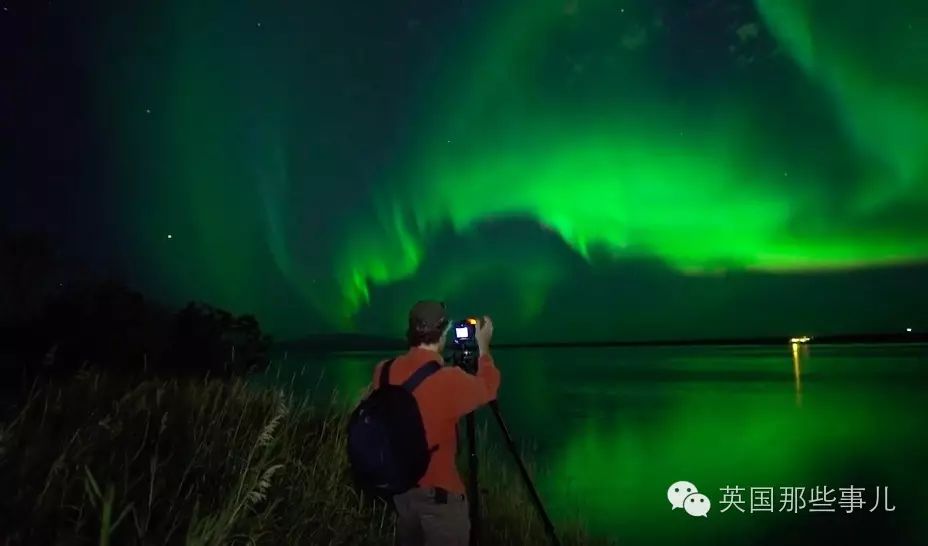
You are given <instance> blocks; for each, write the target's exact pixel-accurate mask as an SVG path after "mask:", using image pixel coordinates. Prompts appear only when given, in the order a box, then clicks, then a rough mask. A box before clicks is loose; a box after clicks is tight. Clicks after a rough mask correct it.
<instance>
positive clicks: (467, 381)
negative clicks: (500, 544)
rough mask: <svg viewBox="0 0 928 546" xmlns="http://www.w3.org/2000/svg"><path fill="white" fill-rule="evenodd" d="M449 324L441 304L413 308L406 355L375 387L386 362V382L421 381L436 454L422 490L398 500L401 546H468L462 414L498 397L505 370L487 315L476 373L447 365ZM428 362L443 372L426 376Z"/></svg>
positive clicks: (480, 329)
mask: <svg viewBox="0 0 928 546" xmlns="http://www.w3.org/2000/svg"><path fill="white" fill-rule="evenodd" d="M448 326H449V320H448V318H447V316H446V315H445V305H444V304H443V303H439V302H436V301H420V302H418V303H416V305H415V306H413V308H412V310H411V311H410V313H409V327H408V330H407V332H406V338H407V341H408V343H409V351H408V352H406V353H405V354H403V355H401V356H398V357H397V358H395V359H393V360H391V361H386V362H381V363H380V364H378V365H377V367H376V369H375V371H374V380H373V387H374V388H378V387H380V386H381V385H380V382H381V375H382V373H381V372H382V369H383V367H384V366H385V365H387V366H389V367H388V370H387V374H386V377H387V381H388V383H389V384H391V385H400V384H403V383H404V382H407V381H408V380H409V379H410V377H413V376H414V375H416V377H424V379H420V380H419V381H421V382H417V386H416V387H414V389H413V390H412V394H413V396H414V398H415V401H416V403H417V405H418V408H419V412H420V414H421V416H422V424H423V426H424V429H425V437H426V440H427V445H428V449H429V451H430V452H431V457H430V459H429V462H428V467H427V470H426V471H425V474H424V475H423V476H422V478H421V479H419V481H418V484H417V486H416V487H413V488H412V489H409V490H408V491H406V492H403V493H400V494H397V495H395V496H394V497H393V500H394V504H395V506H396V512H397V537H398V541H399V544H401V545H403V546H407V545H428V546H439V545H440V546H454V545H461V546H463V545H465V544H467V542H468V536H469V532H470V521H469V519H468V503H467V498H466V495H465V487H464V483H463V482H462V481H461V477H460V476H459V475H458V471H457V468H456V467H455V455H456V453H457V423H458V421H459V420H460V419H461V417H464V416H465V415H467V414H468V413H471V412H472V411H474V410H476V409H477V408H478V407H480V406H482V405H484V404H487V403H489V402H490V401H492V400H495V399H496V393H497V389H498V388H499V383H500V373H499V370H498V369H497V368H496V366H495V365H494V364H493V359H492V357H491V356H490V339H491V338H492V337H493V322H492V321H491V320H490V317H483V323H482V324H477V325H475V330H476V331H475V338H476V342H477V345H478V347H479V349H480V358H479V361H478V363H477V371H476V374H475V375H471V374H468V373H467V372H465V371H464V370H462V369H461V368H458V367H455V366H448V365H445V362H444V359H443V357H442V355H441V351H442V349H443V348H444V346H445V342H446V336H447V331H448ZM430 363H438V364H439V365H440V366H441V367H440V368H438V369H437V371H435V370H434V369H433V370H431V373H429V371H428V370H426V368H427V367H428V366H430V365H431V366H432V367H434V368H437V366H436V365H435V364H430ZM420 370H421V371H420ZM417 371H419V373H417ZM423 372H425V373H423Z"/></svg>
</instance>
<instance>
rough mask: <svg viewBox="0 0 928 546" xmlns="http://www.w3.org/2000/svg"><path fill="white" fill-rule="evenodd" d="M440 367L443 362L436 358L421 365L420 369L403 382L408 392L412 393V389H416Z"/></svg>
mask: <svg viewBox="0 0 928 546" xmlns="http://www.w3.org/2000/svg"><path fill="white" fill-rule="evenodd" d="M440 369H441V364H439V363H438V362H436V361H434V360H432V361H431V362H426V363H425V364H423V365H422V366H419V369H418V370H416V371H415V372H413V374H412V375H410V376H409V379H407V380H406V381H405V382H404V383H403V388H404V389H406V391H407V392H409V393H412V391H414V390H416V387H418V386H419V384H420V383H422V382H423V381H425V380H426V379H428V378H429V377H430V376H431V375H432V374H433V373H435V372H437V371H438V370H440Z"/></svg>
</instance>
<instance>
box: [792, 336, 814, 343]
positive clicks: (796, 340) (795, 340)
mask: <svg viewBox="0 0 928 546" xmlns="http://www.w3.org/2000/svg"><path fill="white" fill-rule="evenodd" d="M810 341H812V338H811V337H809V336H800V337H793V338H790V340H789V342H790V343H808V342H810Z"/></svg>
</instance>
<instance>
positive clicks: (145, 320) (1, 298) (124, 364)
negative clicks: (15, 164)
mask: <svg viewBox="0 0 928 546" xmlns="http://www.w3.org/2000/svg"><path fill="white" fill-rule="evenodd" d="M269 346H270V338H269V337H268V336H267V335H265V334H264V333H262V331H261V328H260V326H259V324H258V321H257V320H256V319H255V317H253V316H251V315H241V316H236V315H234V314H232V313H230V312H228V311H224V310H222V309H218V308H215V307H212V306H210V305H207V304H205V303H199V302H191V303H189V304H187V305H186V306H184V307H182V308H180V309H172V308H170V307H168V306H165V305H162V304H160V303H158V302H155V301H152V300H150V299H148V298H146V297H144V296H143V295H142V294H140V293H139V292H137V291H135V290H133V289H131V288H130V287H128V286H126V285H125V284H124V283H121V282H117V281H112V280H105V279H104V280H101V279H100V278H97V277H95V276H94V275H89V274H86V273H78V272H77V270H76V268H73V267H69V265H68V264H66V263H65V261H64V260H62V259H61V257H60V256H59V255H58V254H57V253H56V250H55V247H54V245H53V244H52V242H51V241H50V239H49V237H47V236H45V235H43V234H35V233H25V234H0V373H2V377H3V380H2V381H0V383H4V384H5V385H7V387H8V388H9V387H13V388H16V385H14V384H16V383H18V386H19V387H22V386H24V385H29V384H31V383H32V382H34V381H35V380H36V379H37V378H42V377H50V376H55V375H61V374H70V373H72V372H74V371H75V370H77V369H80V368H82V367H96V368H102V369H105V370H110V371H115V372H128V373H136V372H143V371H144V372H148V373H153V374H160V373H170V374H172V375H177V374H181V375H187V374H197V375H205V374H207V373H209V374H210V375H213V376H227V375H238V374H243V373H247V372H249V371H252V370H254V369H260V368H262V367H263V366H265V365H266V362H267V358H266V354H267V351H268V349H269Z"/></svg>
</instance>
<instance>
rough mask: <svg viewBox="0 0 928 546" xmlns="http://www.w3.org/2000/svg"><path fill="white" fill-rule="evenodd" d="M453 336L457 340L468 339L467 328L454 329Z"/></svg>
mask: <svg viewBox="0 0 928 546" xmlns="http://www.w3.org/2000/svg"><path fill="white" fill-rule="evenodd" d="M454 335H455V337H458V338H464V337H468V334H467V326H459V327H457V328H455V329H454Z"/></svg>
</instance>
